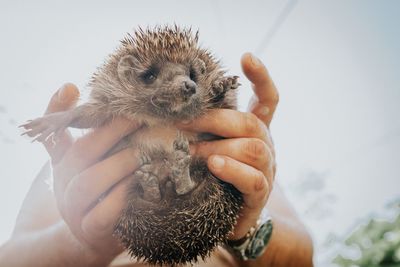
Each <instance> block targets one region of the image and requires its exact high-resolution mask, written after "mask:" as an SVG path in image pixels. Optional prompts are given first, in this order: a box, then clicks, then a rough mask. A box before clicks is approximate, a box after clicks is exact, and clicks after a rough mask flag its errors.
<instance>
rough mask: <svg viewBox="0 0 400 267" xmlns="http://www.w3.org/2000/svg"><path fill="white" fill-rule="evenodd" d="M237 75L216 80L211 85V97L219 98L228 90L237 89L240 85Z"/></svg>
mask: <svg viewBox="0 0 400 267" xmlns="http://www.w3.org/2000/svg"><path fill="white" fill-rule="evenodd" d="M238 78H239V76H227V77H223V78H222V79H220V80H217V81H216V82H215V83H214V84H213V86H212V87H211V96H212V98H213V99H217V100H218V99H219V98H221V97H222V96H224V95H225V93H226V92H227V91H228V90H231V89H237V88H238V87H239V86H240V83H239V82H238Z"/></svg>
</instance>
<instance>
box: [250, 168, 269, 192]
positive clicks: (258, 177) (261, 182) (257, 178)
mask: <svg viewBox="0 0 400 267" xmlns="http://www.w3.org/2000/svg"><path fill="white" fill-rule="evenodd" d="M253 180H254V189H255V191H260V190H262V189H264V188H265V187H266V179H265V176H264V174H263V173H262V172H261V171H257V172H255V173H254V174H253Z"/></svg>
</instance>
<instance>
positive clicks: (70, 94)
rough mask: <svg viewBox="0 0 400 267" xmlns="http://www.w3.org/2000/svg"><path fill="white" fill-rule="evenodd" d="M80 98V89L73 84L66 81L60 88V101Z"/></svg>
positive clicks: (65, 101)
mask: <svg viewBox="0 0 400 267" xmlns="http://www.w3.org/2000/svg"><path fill="white" fill-rule="evenodd" d="M78 98H79V91H78V90H77V89H76V87H75V86H74V85H73V84H70V83H66V84H64V85H63V86H62V87H61V88H60V89H58V94H57V99H58V101H59V102H60V103H68V102H70V101H71V100H76V99H78Z"/></svg>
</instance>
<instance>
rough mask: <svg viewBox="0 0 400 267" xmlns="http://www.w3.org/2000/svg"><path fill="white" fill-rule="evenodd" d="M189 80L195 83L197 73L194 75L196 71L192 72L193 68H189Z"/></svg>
mask: <svg viewBox="0 0 400 267" xmlns="http://www.w3.org/2000/svg"><path fill="white" fill-rule="evenodd" d="M189 78H190V79H191V80H192V81H194V82H197V73H196V71H195V70H194V68H190V71H189Z"/></svg>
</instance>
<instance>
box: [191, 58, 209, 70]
mask: <svg viewBox="0 0 400 267" xmlns="http://www.w3.org/2000/svg"><path fill="white" fill-rule="evenodd" d="M194 65H195V67H196V68H197V70H198V71H199V72H200V73H201V74H204V73H205V72H206V63H204V61H203V60H202V59H200V58H196V59H195V60H194Z"/></svg>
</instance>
